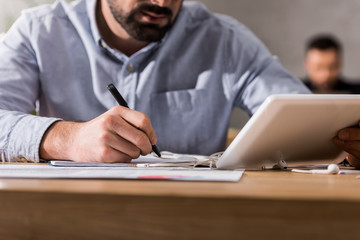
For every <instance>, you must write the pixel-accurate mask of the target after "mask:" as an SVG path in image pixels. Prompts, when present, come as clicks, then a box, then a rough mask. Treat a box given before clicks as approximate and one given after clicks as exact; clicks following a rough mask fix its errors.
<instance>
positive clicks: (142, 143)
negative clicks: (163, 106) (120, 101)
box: [102, 109, 152, 155]
mask: <svg viewBox="0 0 360 240" xmlns="http://www.w3.org/2000/svg"><path fill="white" fill-rule="evenodd" d="M126 110H129V109H126ZM126 110H125V111H126ZM129 111H132V110H129ZM102 124H103V127H104V128H105V129H109V130H110V132H112V133H113V134H115V135H118V136H120V137H121V138H122V139H125V140H126V141H128V142H129V143H131V144H132V145H134V146H136V147H137V148H138V149H139V150H140V154H141V155H146V154H149V153H150V152H151V149H152V147H151V142H150V140H149V138H148V136H147V135H146V133H145V132H143V131H142V130H141V129H138V128H136V127H134V126H133V125H132V124H129V123H128V122H127V121H126V120H124V119H123V115H117V114H109V115H106V116H104V117H103V118H102ZM113 142H114V143H113V144H112V146H113V147H114V148H115V149H118V148H119V147H117V146H116V142H119V140H115V139H113ZM118 144H120V142H119V143H118ZM132 155H133V154H132Z"/></svg>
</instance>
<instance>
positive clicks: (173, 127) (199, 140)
mask: <svg viewBox="0 0 360 240" xmlns="http://www.w3.org/2000/svg"><path fill="white" fill-rule="evenodd" d="M207 97H208V95H207V94H206V90H205V89H190V90H180V91H170V92H164V93H159V94H154V95H152V98H151V111H152V114H151V116H152V124H153V127H154V129H155V132H156V135H157V137H158V144H157V145H158V146H159V147H160V148H161V150H166V151H172V152H176V153H201V148H202V146H203V145H204V144H205V143H206V141H207V140H209V139H208V138H209V136H208V135H209V134H208V129H207V126H208V124H206V112H207V111H208V108H209V105H208V104H207V102H208V101H207Z"/></svg>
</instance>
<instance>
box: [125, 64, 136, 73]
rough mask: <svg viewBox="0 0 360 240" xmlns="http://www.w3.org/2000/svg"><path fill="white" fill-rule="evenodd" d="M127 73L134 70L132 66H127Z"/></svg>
mask: <svg viewBox="0 0 360 240" xmlns="http://www.w3.org/2000/svg"><path fill="white" fill-rule="evenodd" d="M126 69H127V70H128V71H129V72H133V71H134V70H135V68H134V65H132V64H129V65H128V66H127V68H126Z"/></svg>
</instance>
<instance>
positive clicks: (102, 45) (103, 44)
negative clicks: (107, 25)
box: [100, 40, 106, 48]
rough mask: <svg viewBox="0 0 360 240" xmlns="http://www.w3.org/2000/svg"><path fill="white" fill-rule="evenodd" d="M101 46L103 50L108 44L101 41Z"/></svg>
mask: <svg viewBox="0 0 360 240" xmlns="http://www.w3.org/2000/svg"><path fill="white" fill-rule="evenodd" d="M100 45H101V47H102V48H106V43H105V42H104V40H100Z"/></svg>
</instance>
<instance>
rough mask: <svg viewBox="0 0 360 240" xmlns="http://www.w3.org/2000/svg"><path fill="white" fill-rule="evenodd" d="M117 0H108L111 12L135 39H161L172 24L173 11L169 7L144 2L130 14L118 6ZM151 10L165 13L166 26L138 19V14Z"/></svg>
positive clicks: (145, 40)
mask: <svg viewBox="0 0 360 240" xmlns="http://www.w3.org/2000/svg"><path fill="white" fill-rule="evenodd" d="M115 2H116V1H115V0H108V4H109V7H110V10H111V13H112V15H113V17H114V18H115V20H116V21H117V22H118V23H119V24H120V25H121V26H122V28H124V29H125V31H126V32H127V33H128V34H129V35H130V36H131V37H132V38H134V39H136V40H138V41H143V42H156V41H159V40H161V39H162V38H163V37H164V36H165V34H166V33H167V32H168V31H169V29H170V28H171V26H172V21H171V19H172V16H173V13H172V11H171V10H170V9H169V8H166V7H159V6H156V5H153V4H149V3H144V4H141V5H139V6H138V7H136V8H134V9H133V10H132V11H131V12H130V13H129V14H127V15H126V14H124V13H123V12H122V11H121V10H119V9H118V8H117V5H116V3H115ZM144 11H146V12H151V13H155V14H161V15H165V16H166V18H167V20H168V21H167V23H166V25H165V26H159V25H158V24H153V23H143V22H140V21H138V20H137V19H136V15H138V14H142V12H144Z"/></svg>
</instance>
